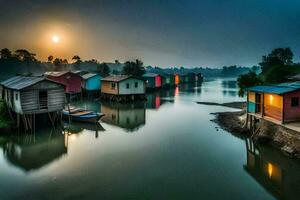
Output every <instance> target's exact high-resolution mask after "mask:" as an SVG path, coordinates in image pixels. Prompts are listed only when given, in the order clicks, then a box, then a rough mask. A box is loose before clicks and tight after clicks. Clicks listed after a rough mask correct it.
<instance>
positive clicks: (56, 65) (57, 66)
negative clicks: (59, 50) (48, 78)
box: [53, 58, 63, 71]
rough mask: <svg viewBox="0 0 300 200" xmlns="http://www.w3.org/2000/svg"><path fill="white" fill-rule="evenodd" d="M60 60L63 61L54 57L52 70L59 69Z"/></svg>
mask: <svg viewBox="0 0 300 200" xmlns="http://www.w3.org/2000/svg"><path fill="white" fill-rule="evenodd" d="M62 62H63V61H62V59H60V58H55V59H54V61H53V65H54V70H56V71H59V70H60V69H61V66H62Z"/></svg>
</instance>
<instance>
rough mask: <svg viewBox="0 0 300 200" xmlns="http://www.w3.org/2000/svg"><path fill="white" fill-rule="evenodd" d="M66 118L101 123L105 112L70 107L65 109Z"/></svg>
mask: <svg viewBox="0 0 300 200" xmlns="http://www.w3.org/2000/svg"><path fill="white" fill-rule="evenodd" d="M63 116H64V119H69V118H70V119H71V121H77V122H85V123H99V120H100V119H101V117H103V116H104V114H103V113H96V112H93V111H89V110H83V109H80V108H73V107H72V108H69V109H65V110H63Z"/></svg>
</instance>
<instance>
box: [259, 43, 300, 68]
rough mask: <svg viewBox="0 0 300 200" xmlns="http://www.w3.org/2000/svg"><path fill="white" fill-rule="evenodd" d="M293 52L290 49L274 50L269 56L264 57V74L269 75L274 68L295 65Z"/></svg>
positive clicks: (262, 63)
mask: <svg viewBox="0 0 300 200" xmlns="http://www.w3.org/2000/svg"><path fill="white" fill-rule="evenodd" d="M293 56H294V54H293V52H292V50H291V49H290V48H277V49H274V50H273V51H272V52H271V53H270V54H268V55H267V56H263V57H262V62H261V63H259V65H260V66H261V70H262V74H266V73H268V71H269V70H271V69H272V68H273V67H284V66H290V65H292V64H293V61H292V60H293Z"/></svg>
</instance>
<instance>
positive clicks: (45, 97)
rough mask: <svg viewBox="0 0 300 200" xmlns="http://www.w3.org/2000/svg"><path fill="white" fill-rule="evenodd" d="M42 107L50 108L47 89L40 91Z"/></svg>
mask: <svg viewBox="0 0 300 200" xmlns="http://www.w3.org/2000/svg"><path fill="white" fill-rule="evenodd" d="M39 105H40V109H48V92H47V91H46V90H42V91H39Z"/></svg>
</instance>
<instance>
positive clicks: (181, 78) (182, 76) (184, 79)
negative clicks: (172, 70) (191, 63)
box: [179, 73, 189, 83]
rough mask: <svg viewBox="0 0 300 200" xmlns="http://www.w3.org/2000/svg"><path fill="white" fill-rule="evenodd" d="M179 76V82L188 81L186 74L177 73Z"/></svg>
mask: <svg viewBox="0 0 300 200" xmlns="http://www.w3.org/2000/svg"><path fill="white" fill-rule="evenodd" d="M179 77H180V83H188V82H189V76H188V74H184V73H182V74H179Z"/></svg>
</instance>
